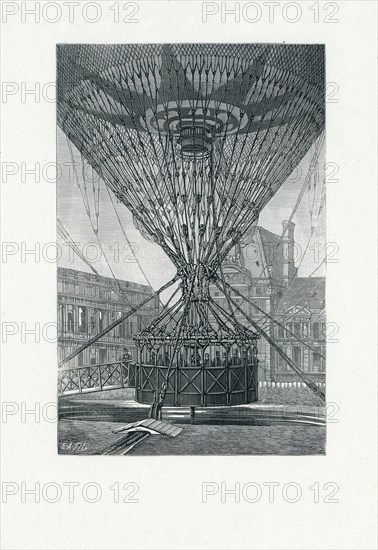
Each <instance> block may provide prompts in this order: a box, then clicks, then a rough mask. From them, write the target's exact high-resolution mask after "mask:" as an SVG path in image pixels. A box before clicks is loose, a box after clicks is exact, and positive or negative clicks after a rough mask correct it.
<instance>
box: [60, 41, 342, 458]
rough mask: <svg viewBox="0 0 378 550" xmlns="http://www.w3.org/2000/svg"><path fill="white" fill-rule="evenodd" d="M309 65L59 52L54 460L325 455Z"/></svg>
mask: <svg viewBox="0 0 378 550" xmlns="http://www.w3.org/2000/svg"><path fill="white" fill-rule="evenodd" d="M324 72H325V51H324V46H322V45H312V44H309V45H307V44H306V45H305V44H269V43H267V44H125V45H123V44H107V45H99V44H95V45H88V44H60V45H58V47H57V80H58V96H57V123H58V133H57V144H58V148H57V150H58V158H57V162H58V165H59V166H61V167H62V175H61V178H60V179H59V180H58V189H57V197H58V199H57V216H58V222H57V224H58V225H57V228H58V236H59V242H61V243H62V247H63V245H64V247H63V248H64V249H65V251H66V254H65V255H63V257H62V258H61V260H60V263H59V267H58V329H59V341H58V355H59V357H58V363H59V367H58V403H59V425H58V452H59V453H62V454H67V453H70V454H77V455H80V454H81V455H82V454H105V455H124V454H130V455H155V454H163V455H164V454H166V455H169V454H173V455H179V454H193V455H198V454H200V455H203V454H227V455H232V454H235V455H238V454H284V455H292V454H294V455H300V454H324V453H325V431H326V429H325V362H326V340H329V341H330V342H332V338H336V337H337V336H336V334H337V327H336V326H333V325H332V324H330V325H327V324H326V317H325V263H326V260H327V257H328V258H330V257H332V255H333V254H335V253H336V252H337V250H336V248H332V243H328V245H326V240H325V179H326V175H327V174H326V168H325V153H324V141H325V136H324V126H325V80H324V78H325V77H324ZM328 412H330V411H328Z"/></svg>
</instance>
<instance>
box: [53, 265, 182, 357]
mask: <svg viewBox="0 0 378 550" xmlns="http://www.w3.org/2000/svg"><path fill="white" fill-rule="evenodd" d="M178 279H179V276H178V275H175V277H173V279H171V280H170V281H168V283H165V284H164V285H163V286H162V287H160V288H159V289H158V290H156V291H155V292H153V293H152V294H151V295H150V296H148V297H147V298H146V299H145V300H143V301H142V302H140V303H139V304H138V305H136V306H135V307H133V308H132V309H130V310H129V311H128V312H127V313H124V314H123V315H121V317H119V318H118V319H116V320H115V321H114V322H113V323H111V324H110V325H108V326H107V327H106V328H104V329H103V330H102V331H101V332H99V333H98V334H96V336H93V338H90V339H89V340H87V341H86V342H85V343H84V344H83V345H81V346H80V347H79V348H77V349H76V350H75V351H74V352H72V353H70V354H69V355H67V357H65V358H64V359H63V360H62V361H60V363H59V366H60V367H61V366H63V365H64V364H65V363H67V362H68V361H70V360H71V359H73V358H74V357H76V355H78V354H79V353H81V352H82V351H84V350H85V349H87V348H88V347H89V346H91V345H92V344H94V343H95V342H97V341H98V340H100V338H102V337H103V336H105V335H106V334H107V333H108V332H110V331H111V330H113V329H114V328H115V327H116V326H118V325H119V324H120V323H123V321H125V320H126V319H127V318H128V317H130V316H131V315H134V313H136V312H137V311H138V310H139V309H140V308H141V307H143V306H144V305H145V304H147V303H148V302H150V301H151V300H152V299H153V298H155V297H156V296H158V295H159V294H160V293H161V292H163V291H164V290H166V289H167V288H169V287H170V286H171V285H173V283H175V282H176V281H177V280H178Z"/></svg>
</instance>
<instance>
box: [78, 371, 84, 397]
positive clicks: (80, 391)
mask: <svg viewBox="0 0 378 550" xmlns="http://www.w3.org/2000/svg"><path fill="white" fill-rule="evenodd" d="M77 378H78V381H79V393H83V391H82V389H81V378H80V368H78V369H77Z"/></svg>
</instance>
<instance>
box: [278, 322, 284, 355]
mask: <svg viewBox="0 0 378 550" xmlns="http://www.w3.org/2000/svg"><path fill="white" fill-rule="evenodd" d="M278 338H285V335H284V328H283V326H281V325H279V326H278ZM280 357H281V356H280Z"/></svg>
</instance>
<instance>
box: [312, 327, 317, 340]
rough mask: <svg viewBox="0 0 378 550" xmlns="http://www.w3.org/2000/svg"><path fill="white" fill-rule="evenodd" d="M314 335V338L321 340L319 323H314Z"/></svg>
mask: <svg viewBox="0 0 378 550" xmlns="http://www.w3.org/2000/svg"><path fill="white" fill-rule="evenodd" d="M312 337H313V338H314V340H319V323H314V324H313V325H312Z"/></svg>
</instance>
